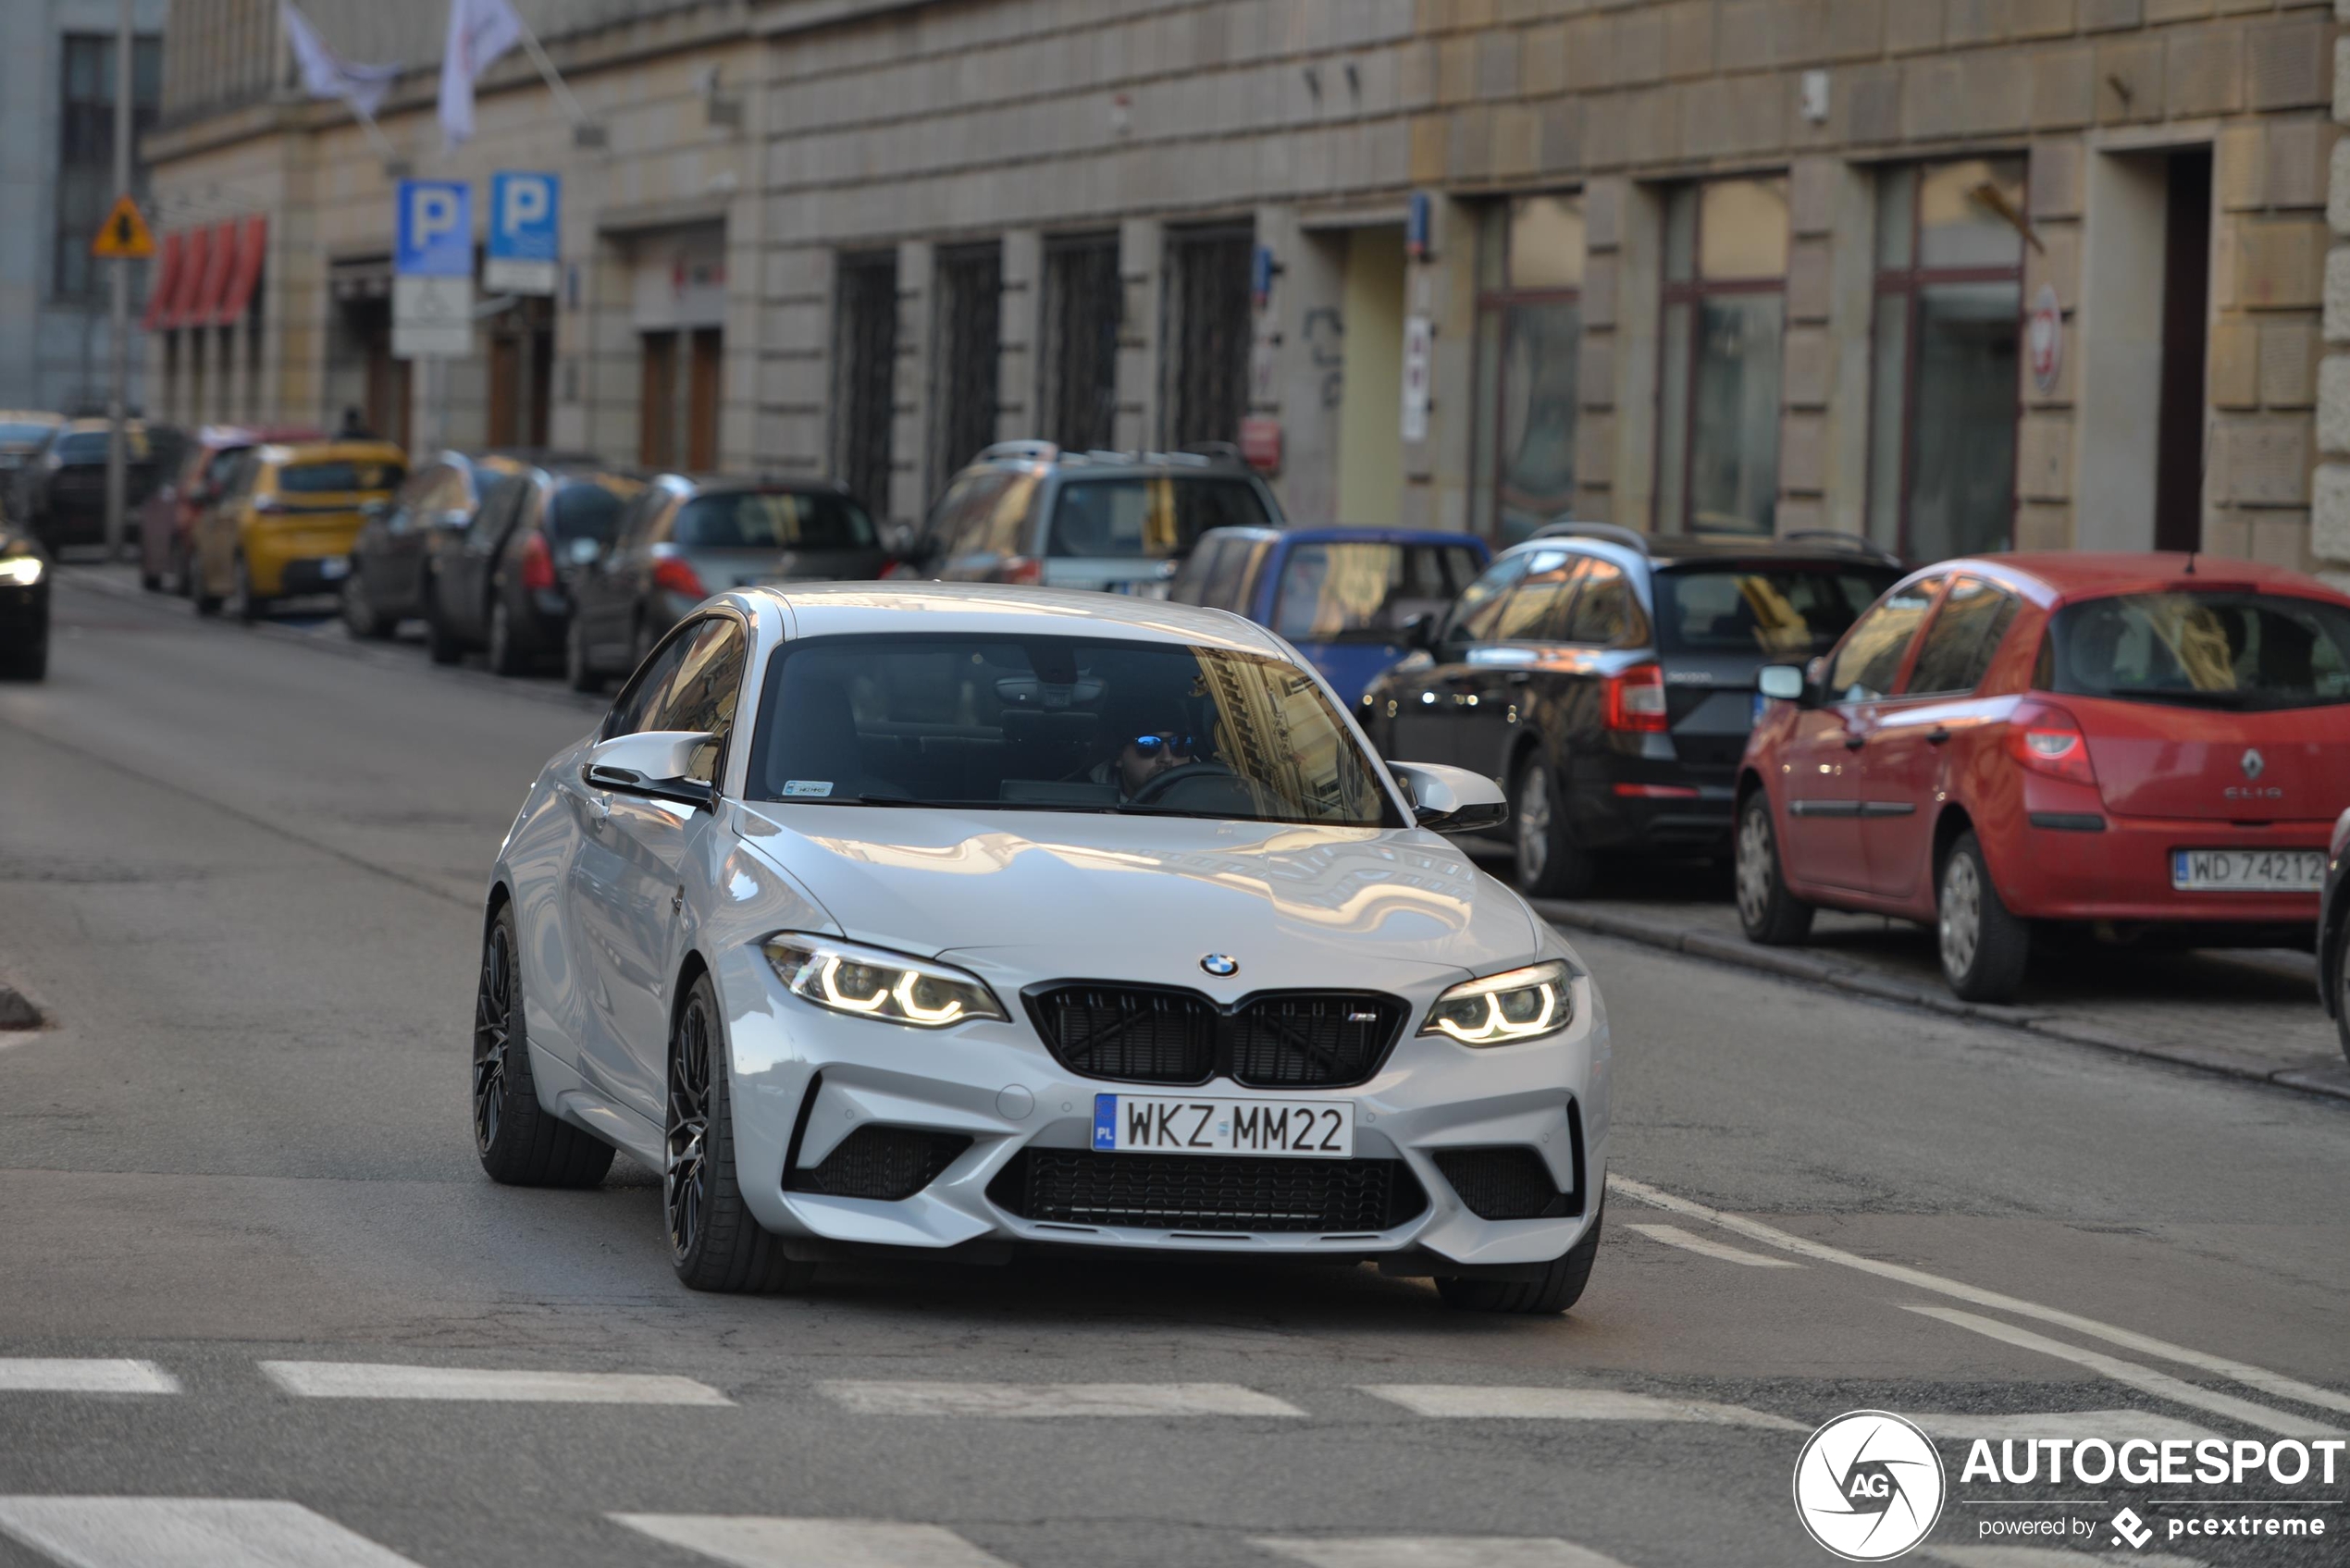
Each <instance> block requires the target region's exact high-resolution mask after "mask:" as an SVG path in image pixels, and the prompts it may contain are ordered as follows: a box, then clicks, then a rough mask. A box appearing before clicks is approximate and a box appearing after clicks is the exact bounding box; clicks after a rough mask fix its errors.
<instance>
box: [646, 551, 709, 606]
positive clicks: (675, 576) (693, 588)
mask: <svg viewBox="0 0 2350 1568" xmlns="http://www.w3.org/2000/svg"><path fill="white" fill-rule="evenodd" d="M653 586H655V587H657V588H666V589H668V590H669V591H670V592H671V593H674V594H681V595H683V596H684V597H686V599H708V598H709V597H710V590H709V589H707V588H705V587H703V586H701V574H699V573H698V572H696V571H695V570H694V569H693V568H692V567H691V566H688V565H687V564H686V562H682V561H680V560H678V559H677V558H676V557H675V556H669V557H666V558H664V559H662V560H659V561H656V562H653Z"/></svg>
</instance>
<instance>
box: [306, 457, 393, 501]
mask: <svg viewBox="0 0 2350 1568" xmlns="http://www.w3.org/2000/svg"><path fill="white" fill-rule="evenodd" d="M406 476H407V471H406V470H405V469H403V468H402V467H401V466H400V464H398V463H340V462H338V463H288V464H287V465H286V466H285V467H284V468H282V469H280V470H278V490H279V491H280V492H282V493H283V494H286V495H290V496H332V495H346V494H350V493H352V492H353V491H360V490H391V489H397V488H399V487H400V481H401V480H402V479H403V478H405V477H406Z"/></svg>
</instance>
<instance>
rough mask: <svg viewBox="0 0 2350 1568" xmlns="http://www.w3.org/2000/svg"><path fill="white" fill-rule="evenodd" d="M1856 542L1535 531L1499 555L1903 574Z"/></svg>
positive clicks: (1892, 561)
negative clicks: (1553, 553)
mask: <svg viewBox="0 0 2350 1568" xmlns="http://www.w3.org/2000/svg"><path fill="white" fill-rule="evenodd" d="M1855 544H1856V545H1857V546H1858V548H1855V546H1849V545H1839V544H1836V543H1834V542H1830V541H1826V540H1823V541H1822V542H1819V543H1811V542H1807V541H1805V540H1801V539H1781V538H1765V537H1760V536H1757V537H1751V538H1748V537H1734V536H1730V535H1725V534H1701V535H1697V536H1695V537H1677V536H1668V537H1664V538H1654V537H1650V536H1647V535H1643V534H1639V533H1637V532H1635V531H1634V530H1632V529H1629V528H1622V529H1616V528H1611V529H1609V530H1608V531H1606V532H1605V533H1600V532H1592V533H1580V532H1577V533H1567V532H1560V533H1556V534H1552V533H1547V532H1545V533H1538V534H1536V535H1535V536H1534V537H1532V538H1530V539H1527V540H1524V541H1522V542H1521V543H1518V544H1515V545H1512V546H1511V547H1510V548H1509V549H1506V550H1503V552H1502V554H1503V555H1504V556H1510V555H1523V554H1525V553H1527V551H1529V550H1538V549H1573V550H1576V551H1577V552H1579V553H1582V554H1586V555H1601V556H1605V557H1606V558H1607V559H1608V560H1610V561H1613V562H1616V563H1618V564H1619V565H1621V564H1626V563H1629V564H1635V565H1640V566H1646V567H1648V568H1649V569H1651V571H1660V572H1662V571H1670V570H1672V569H1673V568H1675V567H1678V566H1689V565H1699V564H1718V563H1721V562H1735V561H1755V562H1784V563H1789V564H1800V565H1806V566H1849V567H1860V568H1868V569H1873V570H1875V571H1878V572H1889V573H1892V574H1895V575H1897V576H1898V575H1899V574H1901V573H1902V572H1903V571H1904V570H1906V568H1905V567H1904V566H1903V565H1902V563H1901V562H1899V560H1898V559H1896V558H1895V557H1893V556H1890V555H1887V554H1886V553H1884V552H1883V551H1880V550H1878V549H1874V547H1871V546H1869V545H1868V544H1866V542H1865V541H1860V540H1857V539H1856V541H1855Z"/></svg>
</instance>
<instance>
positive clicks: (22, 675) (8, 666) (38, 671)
mask: <svg viewBox="0 0 2350 1568" xmlns="http://www.w3.org/2000/svg"><path fill="white" fill-rule="evenodd" d="M48 678H49V643H48V639H47V638H45V637H44V638H43V639H42V640H41V641H39V642H37V643H34V644H33V645H32V646H31V647H30V648H18V649H16V650H15V651H13V652H10V653H0V680H10V681H45V680H47V679H48Z"/></svg>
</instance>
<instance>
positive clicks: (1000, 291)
mask: <svg viewBox="0 0 2350 1568" xmlns="http://www.w3.org/2000/svg"><path fill="white" fill-rule="evenodd" d="M934 282H935V286H936V294H937V298H936V300H935V302H934V309H933V314H932V316H931V321H932V334H931V336H932V340H933V342H934V344H935V345H936V350H935V352H936V355H937V358H936V362H935V364H936V370H935V377H934V381H933V383H932V389H931V391H932V396H931V404H932V409H933V417H932V425H931V428H932V432H933V435H932V440H933V445H932V449H931V472H932V473H933V474H934V475H937V476H938V479H939V480H940V481H941V482H944V481H945V479H946V476H947V475H951V474H953V473H954V472H955V471H956V470H957V469H959V468H960V467H962V465H963V464H964V463H969V462H970V461H971V459H972V458H974V457H976V456H978V455H979V453H980V451H981V450H982V449H983V448H984V447H985V446H987V444H988V443H989V442H991V441H993V440H995V438H996V383H997V378H998V377H999V376H1000V374H1001V371H1002V355H1003V333H1002V325H1003V315H1004V247H1003V244H1002V242H1001V241H988V242H987V243H986V244H984V245H957V246H954V247H951V248H948V249H943V250H941V251H940V252H939V253H938V268H937V276H936V278H935V279H934Z"/></svg>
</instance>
